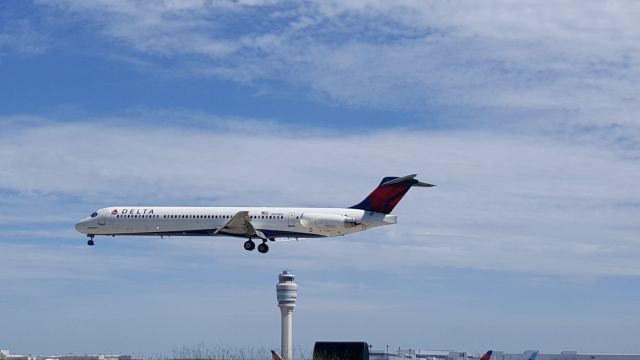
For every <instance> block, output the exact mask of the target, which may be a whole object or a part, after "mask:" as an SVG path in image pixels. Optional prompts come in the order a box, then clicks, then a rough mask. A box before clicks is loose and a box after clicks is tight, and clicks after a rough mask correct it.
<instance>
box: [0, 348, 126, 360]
mask: <svg viewBox="0 0 640 360" xmlns="http://www.w3.org/2000/svg"><path fill="white" fill-rule="evenodd" d="M0 360H132V357H131V355H49V356H39V355H17V354H12V353H11V352H10V351H9V350H0Z"/></svg>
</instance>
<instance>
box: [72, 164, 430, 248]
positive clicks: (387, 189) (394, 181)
mask: <svg viewBox="0 0 640 360" xmlns="http://www.w3.org/2000/svg"><path fill="white" fill-rule="evenodd" d="M416 176H417V175H416V174H413V175H407V176H402V177H385V178H384V179H382V181H381V182H380V184H379V185H378V187H376V188H375V189H374V190H373V192H371V194H369V196H368V197H366V198H365V199H364V200H362V201H361V202H360V203H358V204H356V205H353V206H351V207H348V208H286V207H156V206H111V207H106V208H102V209H99V210H97V211H95V212H93V213H92V214H91V215H90V216H88V217H86V218H85V219H83V220H81V221H80V222H79V223H77V224H76V226H75V227H76V230H77V231H78V232H80V233H82V234H86V235H87V237H89V240H88V241H87V245H89V246H93V245H94V241H93V238H94V237H95V236H96V235H107V236H116V235H155V236H161V237H163V236H233V237H240V238H245V239H247V240H246V241H245V243H244V248H245V249H246V250H248V251H251V250H254V249H255V248H256V244H255V242H254V241H253V239H254V238H255V239H260V240H262V243H260V245H258V252H260V253H266V252H268V251H269V246H268V245H267V241H275V240H276V239H277V238H295V239H301V238H317V237H329V236H341V235H347V234H352V233H355V232H359V231H364V230H367V229H371V228H374V227H378V226H383V225H391V224H395V223H397V220H398V219H397V217H396V215H390V213H391V211H392V210H393V208H394V207H395V206H396V205H397V204H398V203H399V202H400V200H401V199H402V197H403V196H404V195H405V194H406V193H407V191H409V189H410V188H412V187H414V186H415V187H431V186H434V185H432V184H427V183H423V182H420V181H418V180H417V179H415V177H416Z"/></svg>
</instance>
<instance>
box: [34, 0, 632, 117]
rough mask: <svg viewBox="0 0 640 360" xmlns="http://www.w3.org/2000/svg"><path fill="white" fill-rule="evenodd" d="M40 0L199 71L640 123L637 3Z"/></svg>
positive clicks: (389, 105)
mask: <svg viewBox="0 0 640 360" xmlns="http://www.w3.org/2000/svg"><path fill="white" fill-rule="evenodd" d="M43 2H44V3H48V4H58V6H61V7H62V8H64V9H67V10H69V11H72V12H74V13H78V14H81V15H84V16H88V17H90V18H92V19H95V20H96V21H97V22H98V23H99V24H101V28H102V30H103V33H104V34H105V35H106V36H107V37H108V38H110V39H115V40H117V41H123V42H125V43H126V44H129V45H130V46H131V47H132V48H134V49H136V50H137V51H139V52H140V53H141V54H145V55H147V54H148V55H159V56H161V57H163V58H164V57H171V58H175V59H178V60H182V61H183V62H182V64H183V70H186V71H191V72H194V73H195V74H198V75H201V74H206V75H213V76H221V77H227V78H232V79H234V80H237V81H242V82H259V81H260V80H285V81H288V82H292V83H294V84H296V85H304V86H307V87H308V88H310V89H313V90H315V91H316V93H317V94H318V95H320V96H321V97H325V98H327V99H328V100H330V101H339V102H341V103H346V104H351V105H354V106H365V107H370V108H383V109H411V110H419V111H429V109H430V108H431V106H433V105H444V106H456V107H471V108H479V109H506V110H509V111H516V112H515V113H514V112H511V113H509V114H508V115H509V117H510V118H514V117H518V114H519V113H518V112H517V111H527V112H532V111H533V112H535V111H538V112H540V111H554V112H555V113H553V114H549V113H545V114H544V116H545V117H550V119H548V120H549V121H551V122H555V121H559V120H565V119H566V118H567V117H570V118H573V119H576V120H577V121H587V120H589V121H594V120H596V119H597V121H598V123H604V124H616V123H637V120H636V119H635V118H634V117H633V116H632V115H631V114H634V113H637V112H638V110H639V109H638V103H639V102H638V96H637V91H635V88H636V86H635V85H636V84H635V82H634V79H636V78H638V77H639V76H640V45H638V42H637V41H636V39H637V38H638V36H639V35H640V26H638V25H637V21H636V19H637V18H638V16H639V15H640V6H639V4H638V3H637V2H633V1H600V2H586V3H585V2H582V1H556V2H542V3H541V2H539V1H526V2H518V3H513V2H509V1H499V2H491V3H482V2H477V1H447V2H443V1H430V2H424V1H402V2H393V3H392V2H385V1H336V2H319V3H309V2H286V1H266V2H262V1H252V2H216V3H212V2H200V1H193V2H186V3H181V2H179V3H175V2H172V1H165V2H152V3H149V2H133V1H132V2H129V1H119V2H105V1H92V2H88V1H81V2H80V1H72V0H55V1H53V0H52V1H43ZM594 113H595V114H596V116H594ZM492 115H495V114H494V113H491V112H490V113H489V114H488V115H487V117H488V118H495V117H494V116H492ZM502 118H503V119H495V121H500V122H504V121H509V122H510V121H513V120H504V117H502Z"/></svg>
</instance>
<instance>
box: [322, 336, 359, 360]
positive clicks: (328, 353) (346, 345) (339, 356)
mask: <svg viewBox="0 0 640 360" xmlns="http://www.w3.org/2000/svg"><path fill="white" fill-rule="evenodd" d="M313 360H369V345H368V344H367V343H366V342H363V341H354V342H346V341H345V342H332V341H317V342H316V344H315V346H314V347H313Z"/></svg>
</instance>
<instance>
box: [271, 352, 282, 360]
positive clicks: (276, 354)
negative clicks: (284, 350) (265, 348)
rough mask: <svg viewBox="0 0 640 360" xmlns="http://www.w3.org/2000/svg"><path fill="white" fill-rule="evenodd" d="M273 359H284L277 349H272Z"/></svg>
mask: <svg viewBox="0 0 640 360" xmlns="http://www.w3.org/2000/svg"><path fill="white" fill-rule="evenodd" d="M271 359H272V360H282V356H280V354H278V352H277V351H275V350H271Z"/></svg>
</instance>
